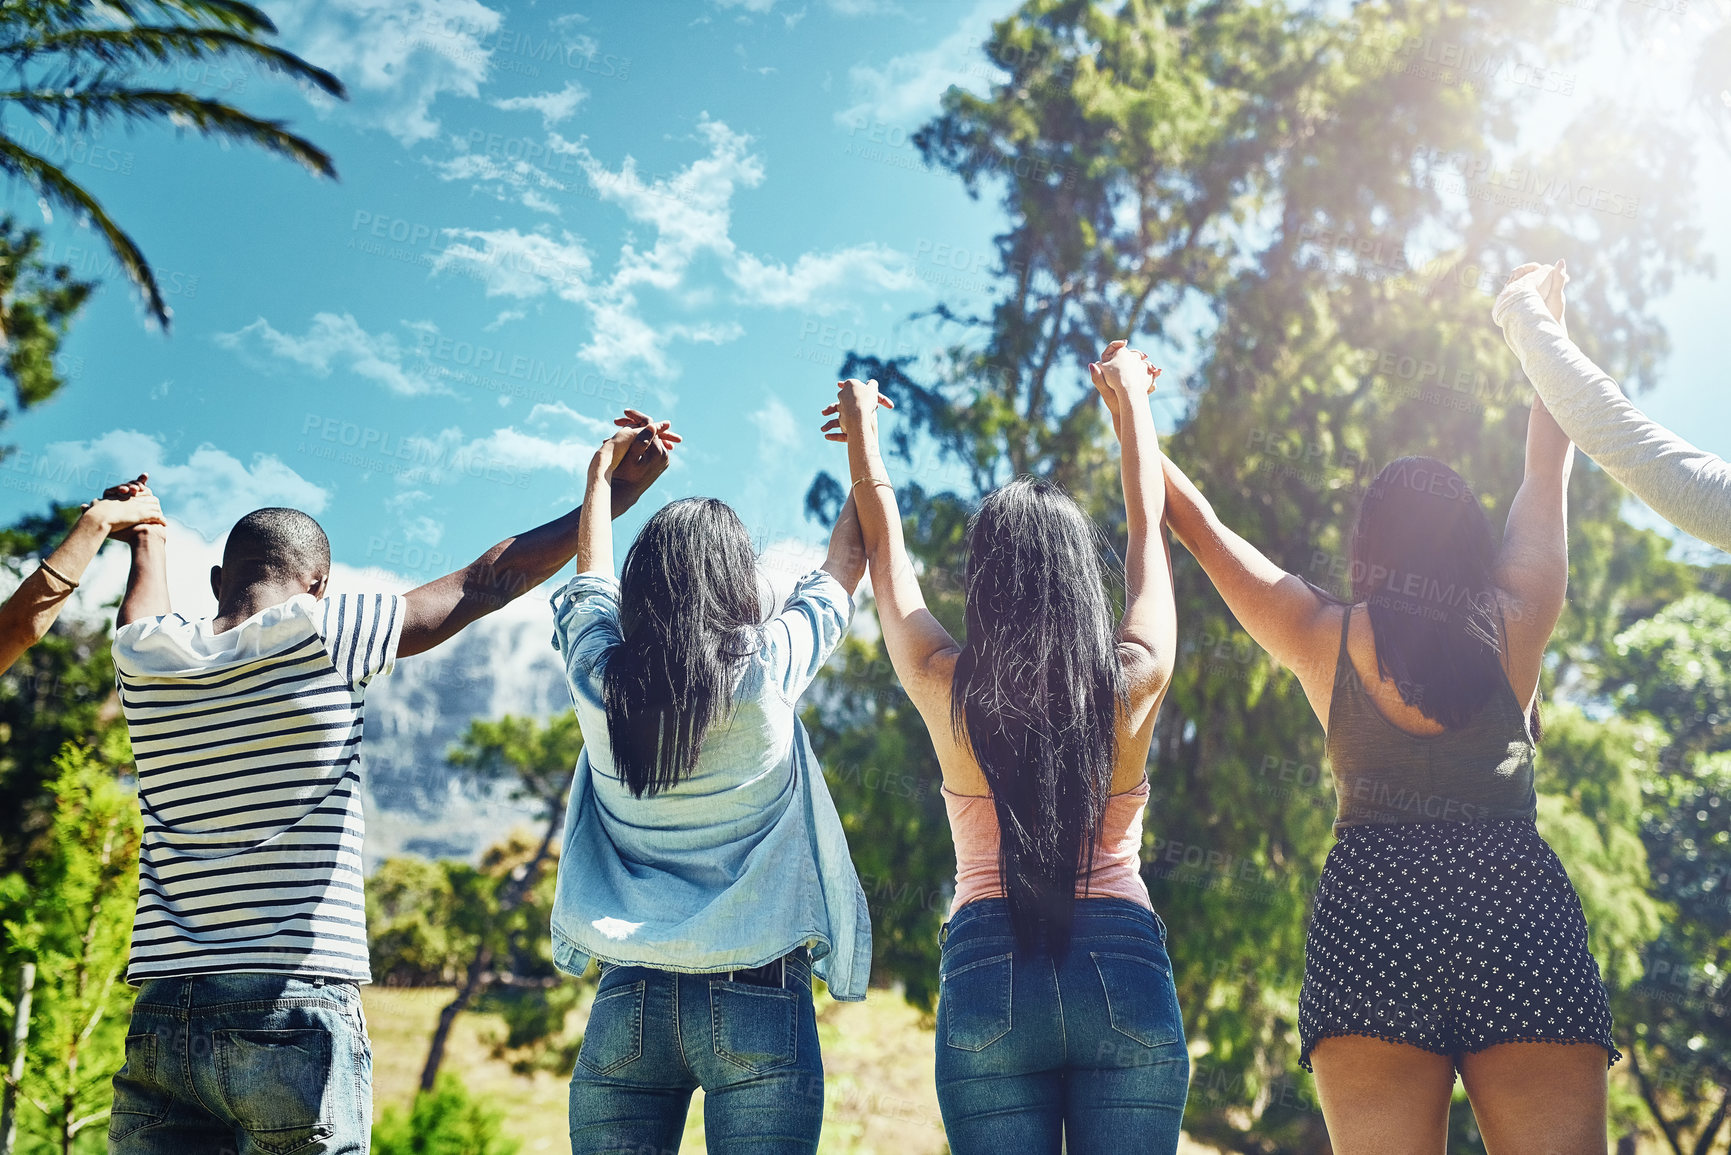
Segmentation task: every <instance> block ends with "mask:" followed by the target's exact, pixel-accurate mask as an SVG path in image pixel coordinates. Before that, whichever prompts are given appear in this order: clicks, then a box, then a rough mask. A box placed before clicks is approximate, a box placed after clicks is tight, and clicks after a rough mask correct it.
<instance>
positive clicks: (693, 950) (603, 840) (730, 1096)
mask: <svg viewBox="0 0 1731 1155" xmlns="http://www.w3.org/2000/svg"><path fill="white" fill-rule="evenodd" d="M627 448H628V444H627V442H626V441H625V440H624V436H623V435H620V436H616V437H614V438H612V439H610V440H609V441H607V442H606V443H604V444H603V445H602V447H601V449H600V451H599V452H597V453H596V455H595V459H594V461H593V462H592V463H591V464H590V468H589V493H588V497H587V498H585V504H584V512H583V514H582V515H581V521H580V524H579V527H578V546H577V576H576V577H575V578H573V579H572V580H571V581H570V582H569V583H567V584H566V585H565V587H564V588H563V589H561V590H560V591H559V592H558V593H556V594H555V595H554V596H553V608H554V619H555V634H554V644H555V645H556V646H557V647H558V648H559V650H560V651H561V652H562V653H563V655H564V658H565V663H566V668H567V673H568V677H569V681H570V685H571V694H572V699H573V701H574V702H575V704H576V710H577V716H578V718H579V720H580V721H581V723H582V726H583V736H584V749H583V755H582V759H581V760H580V761H579V762H578V765H577V773H576V776H575V778H574V779H573V782H572V788H571V801H570V810H569V815H568V817H567V819H566V828H565V844H564V851H563V854H562V856H561V857H560V860H559V878H558V888H557V892H556V894H555V897H554V905H553V919H552V923H553V926H552V930H553V948H554V961H555V962H556V963H557V965H558V966H559V967H560V969H562V970H564V971H566V972H567V973H570V974H574V975H577V974H582V973H583V971H584V969H585V968H586V967H587V966H588V963H589V960H590V959H591V958H594V959H597V960H598V961H599V962H600V964H601V980H600V985H599V987H598V988H597V990H596V993H595V1001H594V1004H593V1006H592V1008H591V1010H590V1014H589V1022H588V1025H587V1027H586V1029H585V1031H584V1036H583V1046H582V1048H581V1050H580V1051H579V1052H578V1055H577V1067H576V1070H575V1072H574V1073H573V1075H572V1078H571V1120H570V1122H571V1147H572V1150H573V1152H574V1153H575V1155H584V1153H586V1152H617V1151H656V1152H671V1151H677V1150H678V1149H679V1142H680V1136H681V1135H682V1134H683V1132H684V1127H685V1116H686V1111H687V1109H688V1107H689V1106H690V1102H691V1094H692V1092H693V1091H694V1090H695V1089H696V1088H698V1087H702V1088H703V1091H704V1096H705V1097H704V1131H705V1137H706V1139H707V1142H708V1145H709V1150H711V1151H713V1152H743V1151H750V1152H753V1153H754V1155H773V1153H785V1155H796V1153H804V1155H809V1153H811V1152H814V1151H816V1150H817V1143H818V1134H819V1131H820V1129H821V1127H822V1123H823V1063H822V1060H821V1057H820V1056H819V1053H818V1038H817V1020H816V1013H815V1011H814V1009H813V1004H812V987H811V978H812V975H813V973H814V972H815V973H816V975H817V976H818V977H819V978H822V979H823V980H824V981H825V982H826V983H828V985H829V991H830V994H831V995H833V996H834V997H835V998H837V999H843V1000H859V999H863V998H864V997H865V989H866V979H867V975H868V971H869V969H870V965H871V922H870V919H869V918H868V916H867V912H866V904H865V893H864V891H862V890H861V888H860V884H859V878H858V876H857V875H856V874H855V872H854V868H853V862H852V860H851V858H850V857H849V855H848V847H847V841H846V839H845V837H844V836H843V833H842V827H841V820H840V818H839V817H838V816H837V814H836V810H835V804H834V803H833V802H832V801H831V800H830V796H829V790H828V788H827V787H826V786H825V784H824V779H823V772H822V770H821V769H820V768H819V766H818V764H817V759H816V757H815V756H814V755H813V753H812V749H811V743H810V741H809V740H808V739H807V737H806V733H805V728H804V727H803V726H802V725H801V724H800V721H799V717H798V715H797V714H796V713H795V704H796V703H797V702H798V700H799V697H800V695H801V694H802V693H803V692H804V690H805V688H806V687H807V686H808V685H810V684H811V681H812V679H813V678H814V677H816V675H817V672H818V670H819V669H821V668H822V666H823V664H824V661H825V660H826V659H827V658H828V657H829V655H830V653H831V652H832V651H833V650H834V649H835V647H836V646H837V645H838V644H839V643H840V641H841V639H842V636H843V635H844V634H845V633H846V631H847V623H848V619H849V617H850V615H851V613H852V610H853V590H854V587H855V586H857V585H858V584H859V580H860V577H861V576H862V572H863V570H864V555H863V550H862V546H861V543H860V539H859V522H858V519H857V518H856V517H855V515H854V510H853V506H852V504H851V503H849V505H848V506H847V507H845V508H844V509H843V510H842V515H841V517H840V519H839V520H838V521H837V523H836V527H835V531H834V533H833V534H832V536H831V538H830V545H829V556H828V558H827V560H826V561H825V562H824V564H823V567H822V568H820V569H817V570H814V571H813V572H811V573H810V574H807V575H806V576H805V577H803V578H801V579H800V580H799V582H798V583H796V585H795V586H794V590H793V593H792V595H791V596H790V597H789V598H788V599H787V600H786V601H785V602H784V603H783V604H782V605H781V606H780V608H779V609H776V610H774V612H773V613H767V612H765V610H764V608H763V605H762V600H761V595H760V586H759V576H758V571H757V566H756V561H755V559H754V557H753V553H752V547H751V538H750V536H749V535H748V534H747V532H746V529H745V526H744V525H743V524H741V523H740V520H739V518H738V517H737V516H736V515H735V514H734V512H733V510H731V509H729V508H728V507H727V506H726V505H724V504H723V503H721V502H719V501H716V500H714V499H711V498H687V499H685V500H682V501H674V502H671V503H669V504H668V505H666V506H664V507H662V509H660V510H659V511H658V512H657V513H656V514H655V515H654V516H653V517H651V518H650V519H649V522H648V524H646V525H645V526H644V527H643V530H642V532H641V533H639V534H638V536H637V540H636V541H635V542H634V543H633V544H632V546H631V549H630V551H629V552H628V553H627V554H626V556H625V566H624V571H623V574H622V577H621V579H620V580H617V581H616V580H615V579H614V577H613V543H612V538H611V532H610V529H609V523H608V521H607V519H606V518H605V517H603V516H596V517H594V518H591V517H590V516H589V513H588V511H589V510H591V509H595V510H603V511H604V510H606V509H607V508H608V507H609V501H608V492H609V488H610V484H611V478H612V473H613V469H614V466H615V465H616V464H617V463H618V461H619V459H620V456H621V455H622V454H623V453H624V452H625V451H626V449H627ZM596 502H600V504H599V505H597V504H595V503H596Z"/></svg>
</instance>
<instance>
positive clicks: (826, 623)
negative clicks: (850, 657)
mask: <svg viewBox="0 0 1731 1155" xmlns="http://www.w3.org/2000/svg"><path fill="white" fill-rule="evenodd" d="M852 617H853V596H852V595H851V594H849V593H848V592H847V590H845V589H843V588H842V584H841V583H840V582H838V581H836V580H835V578H833V577H831V576H830V575H829V573H828V572H827V571H825V570H821V569H820V570H813V571H812V572H811V573H809V574H806V575H805V576H804V577H802V578H800V579H799V581H798V582H797V583H796V584H795V585H794V587H793V593H792V594H790V595H789V596H788V599H787V602H786V603H785V604H784V605H783V606H782V609H781V612H780V613H778V614H776V615H775V617H773V618H771V619H770V621H769V625H768V626H766V627H765V628H764V642H763V646H764V652H765V653H766V655H767V657H768V665H769V677H770V683H771V684H772V685H773V686H775V688H776V691H777V692H778V693H779V694H780V695H781V698H782V700H783V701H784V702H786V703H787V704H788V705H790V706H791V705H793V704H794V703H795V702H797V701H798V700H799V696H800V695H801V694H803V693H805V690H806V687H807V686H809V685H811V683H812V680H813V679H814V678H816V677H817V672H818V671H819V670H821V669H823V664H824V663H825V662H827V661H829V656H830V655H831V654H833V653H835V648H836V647H837V646H839V645H841V640H842V638H843V637H845V636H846V635H847V625H848V621H849V620H850V619H851V618H852Z"/></svg>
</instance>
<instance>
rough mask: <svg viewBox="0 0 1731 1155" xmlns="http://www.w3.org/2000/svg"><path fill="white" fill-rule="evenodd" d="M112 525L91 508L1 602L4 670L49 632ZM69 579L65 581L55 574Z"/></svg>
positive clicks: (1, 662) (0, 663)
mask: <svg viewBox="0 0 1731 1155" xmlns="http://www.w3.org/2000/svg"><path fill="white" fill-rule="evenodd" d="M108 528H109V527H108V526H107V525H106V524H105V523H103V522H101V521H100V519H98V518H96V517H93V516H92V515H91V514H90V513H89V512H88V511H86V512H85V514H84V515H83V516H82V517H80V518H79V519H78V522H77V524H75V525H74V526H73V527H72V532H71V533H69V534H67V535H66V540H65V541H63V542H61V543H60V547H59V548H58V549H56V550H55V551H54V552H53V553H51V554H49V555H48V558H47V560H46V563H45V564H46V566H47V568H46V569H44V568H41V567H38V568H37V569H36V570H34V571H33V572H32V573H31V574H30V575H29V576H27V577H26V578H25V579H24V580H23V581H22V582H20V583H19V585H18V588H17V589H16V590H14V591H13V592H12V596H11V597H9V598H7V599H6V603H5V604H4V605H0V670H3V669H6V668H8V667H10V666H11V665H12V663H13V662H15V661H17V660H18V656H19V655H20V654H22V653H23V652H24V651H25V650H28V649H29V648H30V647H31V646H34V645H35V644H36V643H37V642H39V641H41V640H42V639H43V638H44V637H46V636H47V635H48V630H49V628H50V627H51V626H53V625H54V619H56V618H58V617H59V616H60V611H61V610H62V609H64V608H65V606H66V601H67V599H68V598H69V597H71V596H72V590H73V585H71V584H68V583H69V582H70V583H76V582H77V581H78V580H79V579H81V578H82V577H83V576H84V571H85V569H86V568H88V567H89V565H90V560H91V559H92V558H94V557H95V556H96V551H97V550H99V549H101V548H102V542H103V540H104V539H105V538H107V536H108ZM56 573H58V574H60V575H62V576H64V577H65V578H66V579H67V580H66V581H62V580H60V578H58V577H55V576H54V574H56Z"/></svg>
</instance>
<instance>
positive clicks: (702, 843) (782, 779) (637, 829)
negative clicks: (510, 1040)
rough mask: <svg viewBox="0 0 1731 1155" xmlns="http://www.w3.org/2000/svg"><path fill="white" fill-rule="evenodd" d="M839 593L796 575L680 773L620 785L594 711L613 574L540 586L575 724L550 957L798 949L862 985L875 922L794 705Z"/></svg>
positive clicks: (724, 962) (835, 637)
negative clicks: (658, 784) (637, 793)
mask: <svg viewBox="0 0 1731 1155" xmlns="http://www.w3.org/2000/svg"><path fill="white" fill-rule="evenodd" d="M852 612H853V599H852V598H851V597H850V596H849V595H848V593H847V591H846V590H844V589H843V588H842V586H841V584H840V583H839V582H837V581H836V580H835V579H834V578H833V577H831V576H830V575H829V574H827V573H825V572H823V571H822V570H818V571H816V572H814V573H811V574H808V575H807V576H805V577H804V578H801V579H800V581H799V583H798V584H797V585H796V586H795V587H794V591H793V594H792V596H790V597H789V598H788V600H787V603H786V605H785V606H783V608H782V610H781V612H780V613H779V614H778V615H776V616H775V617H774V618H772V619H771V620H770V622H769V623H768V625H766V626H764V627H763V628H762V630H761V633H760V636H759V639H758V641H759V646H758V649H757V650H756V652H755V653H753V654H752V655H751V657H750V658H749V659H747V660H746V662H745V664H744V667H743V670H742V672H741V674H740V676H739V680H738V682H737V684H736V685H735V687H734V691H733V698H732V709H731V712H730V713H725V714H723V715H722V716H721V717H720V718H718V719H717V720H716V721H715V723H714V724H713V725H712V726H711V727H710V728H709V730H708V732H707V733H706V734H705V736H704V741H703V752H702V754H701V755H700V756H699V757H698V760H697V765H696V766H695V767H694V768H693V770H692V772H691V774H690V776H689V777H687V778H685V779H683V780H682V781H680V782H679V783H678V785H676V786H674V787H672V788H671V789H668V790H664V791H662V792H660V793H658V794H646V795H645V796H643V797H642V798H636V797H633V796H632V793H631V790H630V788H629V787H628V786H626V785H625V783H624V781H623V779H622V778H621V777H620V775H619V773H618V771H617V770H616V769H615V767H614V763H613V756H612V750H611V748H610V746H609V743H608V738H607V714H606V711H605V709H604V708H603V706H602V677H603V673H604V671H605V669H606V659H607V655H608V653H609V652H610V651H611V650H612V648H613V647H614V646H616V645H617V644H618V643H619V641H620V639H621V632H620V626H619V583H618V581H617V580H615V579H614V578H613V577H612V576H611V575H604V574H597V573H586V574H578V575H577V576H576V577H575V578H573V579H571V581H569V582H568V583H566V584H565V585H564V586H563V587H562V588H561V589H560V590H559V591H558V592H557V593H555V594H554V595H553V621H554V628H553V645H554V647H555V648H556V649H558V650H559V651H560V653H561V654H563V655H564V658H565V670H566V678H567V681H568V682H569V683H570V686H571V698H572V701H573V702H574V703H575V705H576V709H577V719H578V722H579V723H580V724H581V726H582V728H583V743H584V744H583V753H582V756H581V757H580V758H579V759H578V762H577V773H576V776H575V777H574V778H573V780H572V783H571V802H570V807H569V810H568V811H567V813H566V817H565V843H564V850H563V853H562V855H561V857H560V859H559V878H558V885H557V889H556V891H555V894H554V899H553V920H552V922H553V928H552V929H553V960H554V962H555V964H556V965H557V966H558V967H559V969H560V970H563V971H565V972H566V973H568V974H573V975H579V974H582V973H583V971H584V969H585V968H586V967H587V966H588V964H589V959H590V958H592V957H593V958H597V959H600V960H601V961H603V962H607V963H617V964H620V965H635V966H649V967H656V968H659V969H661V970H669V971H683V972H687V973H694V974H701V973H710V972H716V971H727V970H744V969H747V968H750V967H756V966H761V965H763V964H764V963H767V962H770V961H772V960H774V959H777V958H780V957H781V956H782V955H784V954H786V953H788V952H789V951H791V950H793V949H795V948H797V947H799V946H801V945H809V946H810V947H811V948H812V957H813V959H814V961H815V966H814V968H813V969H814V970H816V972H817V974H818V977H820V978H822V979H823V980H824V981H825V982H826V983H828V984H829V990H830V994H831V995H832V996H834V997H835V998H837V999H841V1000H845V1001H858V1000H860V999H863V998H865V993H866V979H867V977H868V975H869V973H870V970H871V953H872V948H871V918H870V916H869V915H868V913H867V911H866V900H865V892H864V890H862V889H861V888H860V883H859V876H858V874H856V873H855V871H854V867H853V859H852V857H851V856H850V855H849V853H848V846H847V838H846V836H845V835H844V834H843V832H842V825H841V818H840V816H838V815H837V814H836V809H835V803H834V802H833V801H832V800H831V799H830V795H829V787H828V786H827V785H826V784H825V782H824V779H823V771H822V769H821V768H820V767H819V766H818V763H817V757H816V756H815V755H814V754H813V753H812V749H811V740H810V739H809V738H808V737H807V736H806V732H805V727H804V725H802V724H801V723H800V720H799V717H798V715H797V714H796V713H795V710H794V703H795V702H797V701H798V700H799V696H800V694H801V693H803V692H804V690H805V688H806V687H807V686H809V685H810V684H811V682H812V679H813V678H815V677H816V676H817V672H818V670H820V669H821V668H822V667H823V664H824V662H825V661H826V660H827V659H828V658H829V655H830V654H831V653H832V652H833V651H834V650H835V648H836V646H837V645H839V644H840V642H841V639H842V635H843V634H844V633H846V631H847V623H848V618H849V617H850V616H851V614H852Z"/></svg>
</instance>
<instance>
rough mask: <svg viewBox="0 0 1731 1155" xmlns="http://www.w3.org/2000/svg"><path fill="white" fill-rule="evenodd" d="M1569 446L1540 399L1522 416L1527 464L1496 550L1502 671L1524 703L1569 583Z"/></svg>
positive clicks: (1530, 697) (1528, 701) (1535, 689)
mask: <svg viewBox="0 0 1731 1155" xmlns="http://www.w3.org/2000/svg"><path fill="white" fill-rule="evenodd" d="M1574 455H1575V447H1574V446H1573V445H1571V444H1569V438H1568V435H1567V434H1565V433H1564V432H1563V430H1562V427H1561V426H1559V425H1558V424H1557V422H1556V419H1555V418H1553V417H1552V416H1551V413H1550V410H1548V409H1546V408H1545V403H1544V401H1543V400H1541V399H1540V398H1537V397H1535V398H1533V408H1532V413H1531V414H1530V415H1529V416H1528V418H1527V468H1526V475H1525V476H1524V477H1523V478H1522V480H1521V488H1520V489H1519V490H1518V491H1517V492H1516V493H1515V499H1514V501H1513V502H1511V503H1510V504H1509V520H1508V524H1507V526H1505V527H1504V529H1503V544H1502V548H1501V549H1500V550H1498V551H1497V561H1496V579H1497V588H1498V589H1500V590H1501V591H1502V599H1501V600H1502V603H1503V623H1504V630H1505V632H1506V638H1507V644H1506V646H1505V648H1504V653H1503V669H1504V671H1505V672H1506V673H1507V674H1508V678H1509V685H1510V686H1511V687H1513V688H1514V691H1515V696H1516V697H1517V698H1519V699H1520V701H1521V702H1522V703H1523V704H1525V705H1527V706H1528V707H1530V706H1531V705H1532V700H1533V695H1534V694H1536V693H1537V692H1538V688H1539V673H1540V671H1541V670H1542V669H1543V668H1544V661H1545V647H1546V646H1548V645H1549V644H1550V641H1551V631H1552V630H1554V629H1556V628H1557V619H1558V618H1559V617H1560V616H1562V612H1563V599H1564V596H1565V595H1566V594H1567V592H1568V588H1569V530H1568V520H1569V473H1570V470H1571V468H1572V467H1573V463H1574Z"/></svg>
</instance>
